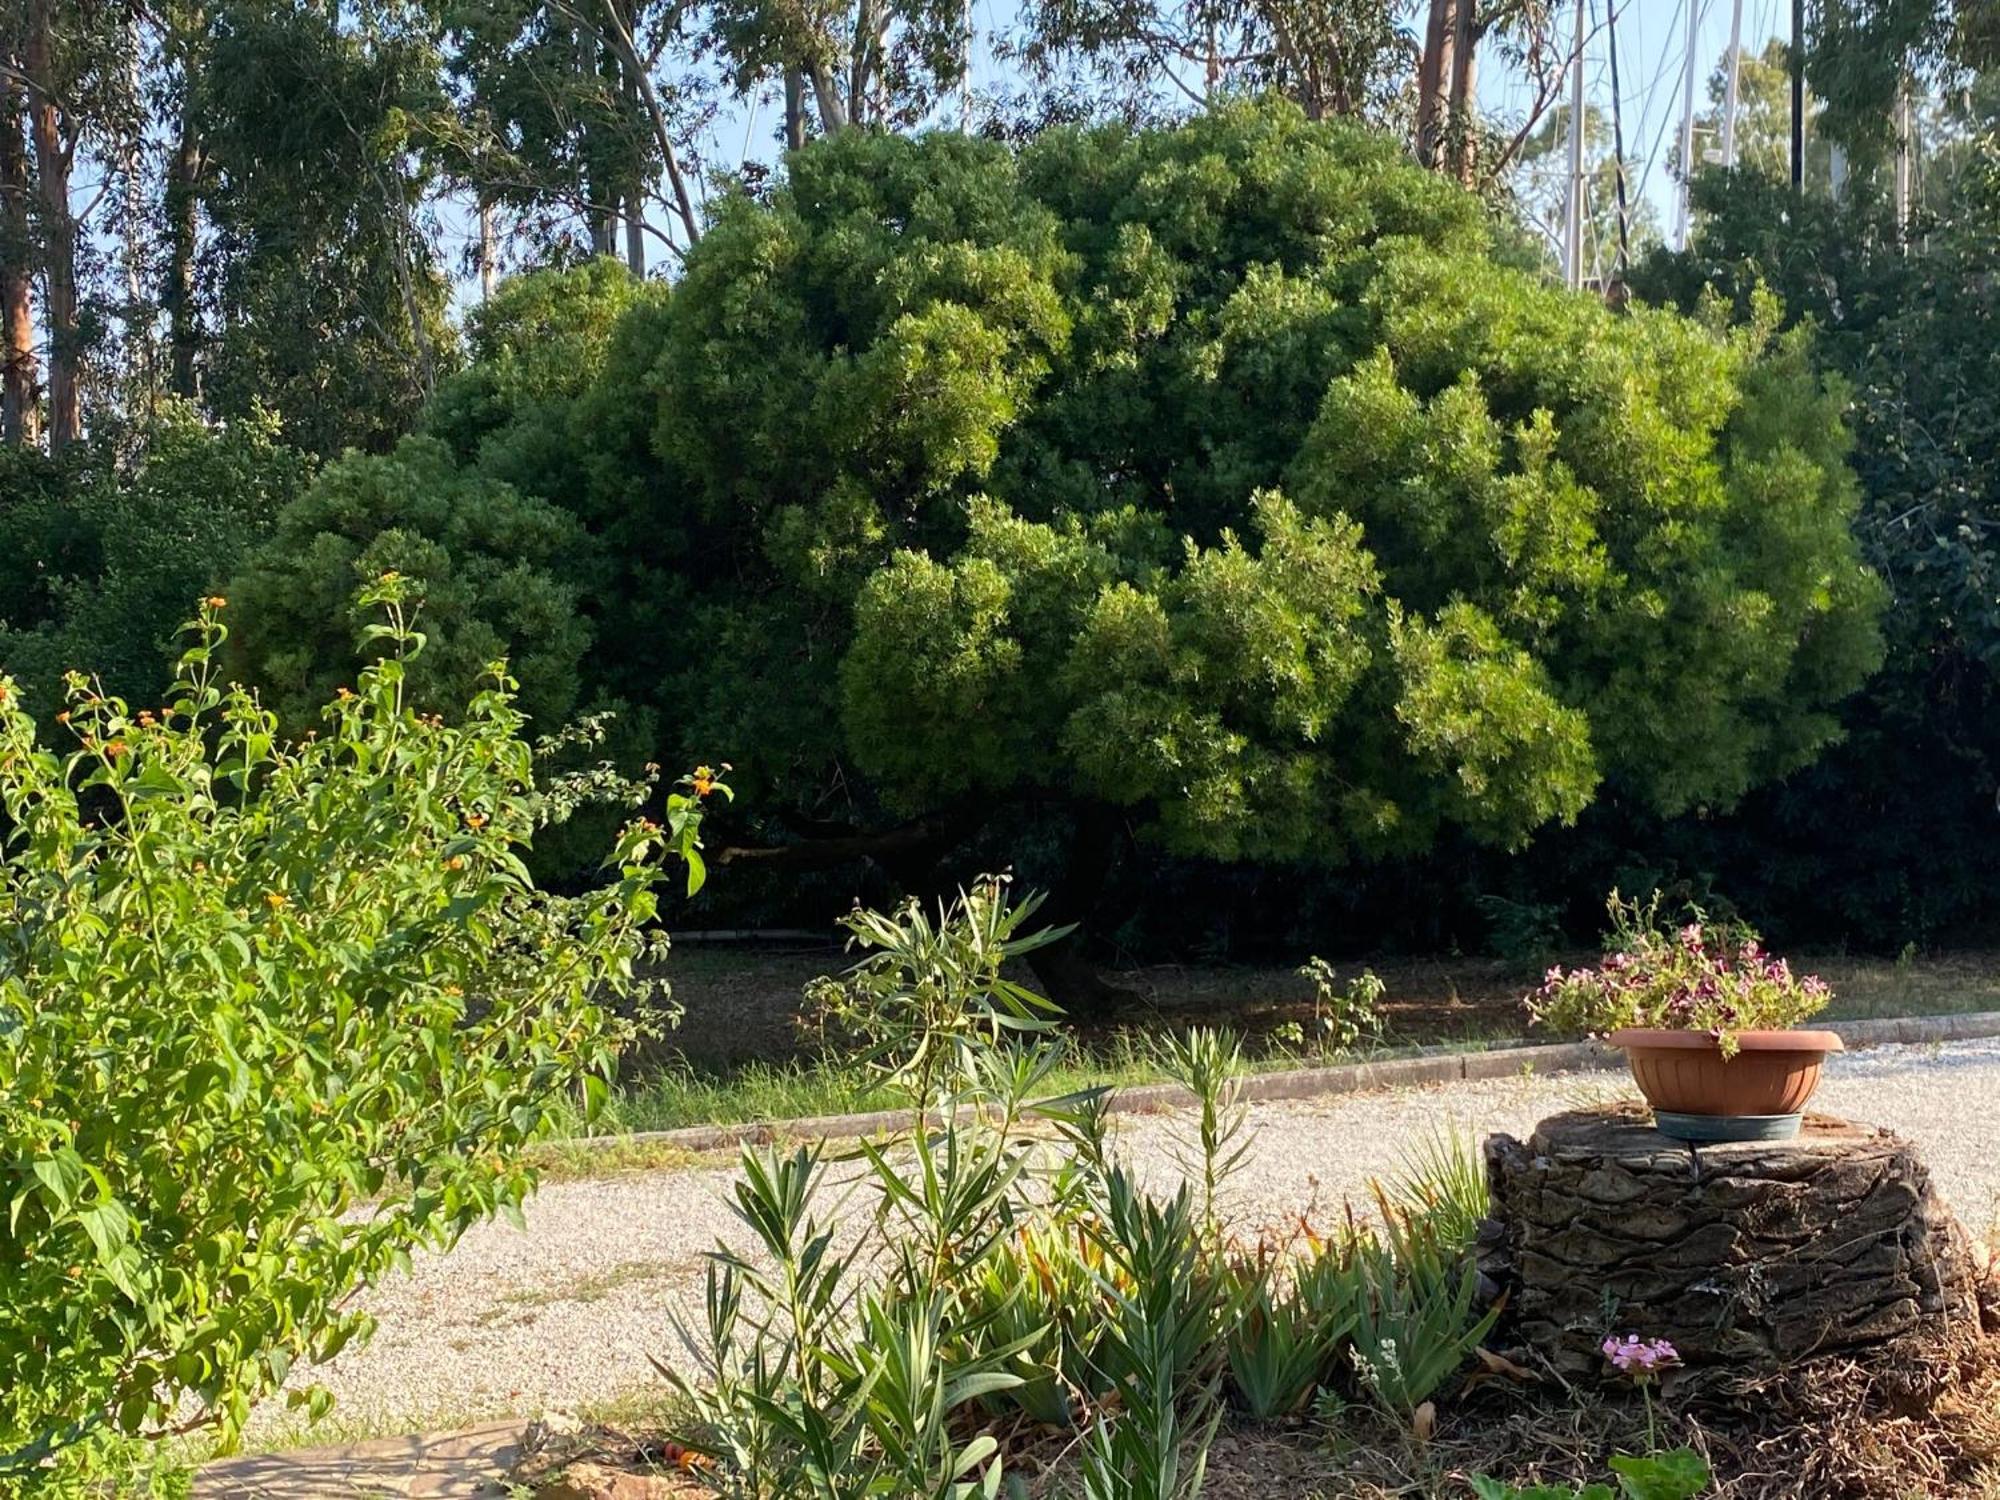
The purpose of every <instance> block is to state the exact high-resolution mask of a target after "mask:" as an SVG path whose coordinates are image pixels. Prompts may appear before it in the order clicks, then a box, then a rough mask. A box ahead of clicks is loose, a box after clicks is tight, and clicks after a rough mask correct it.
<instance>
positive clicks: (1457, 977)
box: [666, 943, 2000, 1069]
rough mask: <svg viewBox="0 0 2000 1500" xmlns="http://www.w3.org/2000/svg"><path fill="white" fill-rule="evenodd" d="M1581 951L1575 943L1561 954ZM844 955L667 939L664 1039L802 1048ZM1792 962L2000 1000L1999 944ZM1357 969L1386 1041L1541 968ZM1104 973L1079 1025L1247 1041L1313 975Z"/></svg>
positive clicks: (1504, 1023) (780, 1052)
mask: <svg viewBox="0 0 2000 1500" xmlns="http://www.w3.org/2000/svg"><path fill="white" fill-rule="evenodd" d="M1589 959H1590V955H1588V954H1585V953H1575V954H1567V955H1563V956H1562V957H1561V960H1560V961H1561V962H1563V963H1565V964H1573V963H1579V962H1588V961H1589ZM851 961H852V960H851V957H850V956H849V955H848V954H846V953H845V952H843V951H842V950H841V949H840V948H838V947H835V946H832V945H827V946H824V947H800V946H793V947H789V948H764V949H745V948H740V947H733V946H732V947H729V948H723V947H720V946H708V945H702V944H694V943H687V944H683V945H681V946H680V947H678V948H676V950H675V952H674V955H673V958H672V960H671V963H670V967H669V969H668V974H669V976H670V977H671V980H672V984H673V993H674V999H675V1000H676V1001H677V1002H678V1003H679V1004H680V1005H681V1006H682V1007H684V1009H685V1012H686V1014H685V1016H684V1018H683V1020H682V1022H681V1025H680V1027H679V1028H678V1029H677V1030H676V1031H674V1032H673V1033H671V1035H670V1036H669V1038H668V1039H667V1044H666V1045H667V1049H668V1050H677V1051H679V1052H680V1053H682V1054H684V1055H685V1056H686V1057H687V1059H688V1060H689V1061H690V1062H692V1063H694V1064H695V1065H696V1066H698V1067H702V1068H705V1069H709V1068H729V1067H732V1066H738V1065H741V1064H743V1063H746V1062H752V1061H760V1062H779V1061H785V1060H789V1059H796V1058H801V1057H805V1056H808V1055H810V1052H811V1047H810V1044H809V1040H808V1039H807V1038H805V1037H803V1036H801V1034H800V1031H799V1028H798V1024H797V1023H798V1013H799V992H800V990H801V988H802V987H803V986H804V985H805V983H806V981H808V980H809V979H812V978H814V977H816V976H818V975H820V974H826V973H837V972H838V971H839V970H840V969H841V968H843V967H844V966H845V965H846V964H848V963H849V962H851ZM1551 961H1554V960H1551ZM1795 963H1796V965H1797V966H1798V967H1799V968H1801V969H1803V970H1807V971H1810V972H1815V973H1818V974H1820V975H1822V976H1823V977H1824V978H1825V979H1826V980H1827V981H1828V982H1829V983H1831V984H1832V986H1833V989H1834V995H1835V997H1836V998H1835V1003H1834V1006H1833V1008H1832V1009H1831V1010H1830V1011H1829V1012H1828V1013H1827V1014H1828V1019H1853V1018H1857V1017H1863V1016H1915V1015H1942V1014H1947V1013H1952V1012H1962V1011H1982V1010H2000V951H1995V950H1986V949H1982V950H1974V951H1967V952H1962V953H1949V954H1940V955H1936V956H1929V957H1922V958H1917V959H1913V960H1910V961H1907V962H1901V961H1894V960H1889V959H1878V958H1858V959H1857V958H1849V957H1846V956H1842V955H1825V956H1820V957H1812V956H1809V955H1801V956H1799V957H1797V958H1796V959H1795ZM1363 968H1372V969H1373V970H1374V971H1375V973H1376V974H1377V975H1379V976H1380V977H1381V979H1382V981H1383V983H1384V984H1385V985H1386V986H1387V987H1388V992H1387V995H1386V997H1385V999H1384V1010H1385V1012H1386V1015H1387V1020H1388V1027H1387V1033H1386V1035H1385V1037H1384V1041H1385V1042H1386V1043H1387V1044H1388V1045H1390V1046H1405V1045H1421V1044H1431V1043H1440V1042H1479V1041H1493V1040H1496V1039H1500V1038H1509V1037H1520V1036H1525V1035H1528V1034H1529V1026H1528V1017H1527V1012H1526V1011H1525V1010H1524V1009H1523V1008H1522V1005H1521V997H1522V996H1523V995H1524V994H1525V993H1526V992H1527V991H1528V989H1529V988H1531V987H1532V986H1533V985H1534V984H1535V983H1536V982H1537V981H1538V980H1539V979H1540V974H1541V969H1540V967H1539V966H1527V965H1521V964H1509V963H1506V962H1503V961H1501V960H1498V959H1487V958H1454V957H1433V958H1403V957H1387V958H1379V959H1374V960H1370V961H1367V962H1365V963H1364V962H1355V963H1346V964H1342V965H1340V967H1339V973H1340V976H1341V978H1342V979H1343V980H1345V979H1347V978H1349V977H1351V976H1352V975H1355V974H1358V973H1359V972H1360V971H1361V970H1362V969H1363ZM1113 977H1114V978H1115V979H1116V981H1117V982H1118V983H1119V984H1120V985H1121V986H1123V987H1126V988H1129V989H1131V990H1133V991H1135V992H1136V993H1137V994H1138V995H1140V996H1141V998H1142V1002H1143V1003H1142V1005H1141V1006H1140V1008H1138V1009H1137V1010H1135V1011H1132V1012H1130V1013H1128V1014H1126V1015H1123V1016H1121V1017H1119V1018H1118V1020H1117V1022H1116V1023H1115V1024H1113V1025H1107V1026H1096V1027H1084V1028H1080V1029H1081V1030H1082V1031H1083V1032H1084V1034H1085V1035H1086V1036H1087V1037H1091V1038H1093V1039H1095V1040H1100V1041H1109V1040H1112V1039H1113V1036H1114V1034H1115V1033H1117V1032H1119V1031H1120V1030H1124V1031H1144V1030H1147V1029H1149V1028H1154V1027H1177V1026H1185V1025H1188V1024H1190V1023H1191V1022H1194V1021H1204V1022H1227V1023H1228V1024H1230V1025H1232V1026H1234V1027H1236V1028H1237V1029H1238V1030H1239V1031H1242V1032H1243V1033H1245V1034H1246V1036H1247V1037H1248V1038H1249V1039H1250V1040H1251V1041H1252V1043H1253V1045H1254V1043H1255V1042H1256V1041H1257V1039H1259V1038H1268V1037H1269V1036H1270V1033H1271V1032H1272V1031H1273V1029H1275V1028H1276V1027H1279V1026H1281V1025H1284V1024H1285V1023H1287V1022H1291V1021H1297V1022H1300V1023H1301V1024H1307V1023H1310V1021H1311V1019H1312V987H1311V986H1310V985H1309V984H1307V982H1306V981H1305V980H1303V979H1301V978H1299V976H1298V974H1297V972H1296V969H1295V967H1294V966H1280V965H1270V966H1262V967H1253V966H1217V967H1202V968H1196V967H1189V966H1183V965H1174V964H1158V965H1153V966H1150V967H1146V968H1137V969H1127V970H1121V971H1118V972H1117V973H1116V974H1115V975H1114V976H1113Z"/></svg>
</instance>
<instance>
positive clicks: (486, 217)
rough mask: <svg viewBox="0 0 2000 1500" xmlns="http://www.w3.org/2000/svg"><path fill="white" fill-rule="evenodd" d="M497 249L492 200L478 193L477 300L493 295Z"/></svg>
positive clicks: (483, 299)
mask: <svg viewBox="0 0 2000 1500" xmlns="http://www.w3.org/2000/svg"><path fill="white" fill-rule="evenodd" d="M498 259H499V249H498V247H497V246H496V244H495V243H494V236H493V200H492V199H491V198H489V197H487V196H486V194H484V193H481V194H480V195H479V300H480V301H481V302H484V301H486V300H487V299H489V298H490V297H492V295H493V282H494V279H495V278H496V277H497V276H498V274H499V269H498V266H497V265H496V262H497V260H498Z"/></svg>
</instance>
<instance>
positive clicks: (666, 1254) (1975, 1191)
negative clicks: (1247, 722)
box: [260, 1040, 2000, 1436]
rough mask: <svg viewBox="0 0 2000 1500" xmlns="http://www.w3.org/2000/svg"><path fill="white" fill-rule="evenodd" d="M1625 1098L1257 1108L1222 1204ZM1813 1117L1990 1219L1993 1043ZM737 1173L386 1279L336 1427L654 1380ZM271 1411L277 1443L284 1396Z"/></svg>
mask: <svg viewBox="0 0 2000 1500" xmlns="http://www.w3.org/2000/svg"><path fill="white" fill-rule="evenodd" d="M1629 1091H1630V1084H1629V1081H1628V1080H1627V1079H1626V1078H1625V1077H1624V1075H1623V1074H1611V1073H1596V1074H1573V1075H1555V1076H1547V1077H1523V1078H1517V1079H1505V1080H1499V1081H1489V1082H1478V1083H1459V1084H1452V1085H1448V1086H1442V1087H1436V1088H1426V1089H1406V1090H1396V1091H1390V1092H1384V1093H1376V1094H1365V1095H1348V1096H1343V1097H1337V1098H1331V1099H1327V1100H1325V1101H1317V1102H1315V1101H1306V1102H1284V1103H1272V1104H1261V1105H1257V1106H1255V1107H1253V1109H1252V1111H1251V1116H1250V1129H1249V1135H1248V1139H1249V1146H1250V1153H1249V1157H1248V1159H1247V1160H1246V1161H1245V1162H1244V1164H1243V1166H1242V1168H1241V1170H1240V1171H1239V1172H1238V1173H1237V1175H1236V1177H1235V1178H1234V1179H1233V1180H1232V1182H1231V1185H1230V1191H1231V1197H1230V1200H1229V1204H1228V1206H1229V1209H1230V1212H1231V1214H1232V1216H1233V1217H1234V1219H1235V1220H1236V1223H1237V1226H1238V1227H1239V1228H1241V1229H1244V1230H1249V1231H1253V1232H1254V1231H1255V1230H1256V1229H1258V1228H1261V1227H1265V1226H1273V1227H1285V1226H1290V1225H1292V1224H1295V1223H1296V1222H1297V1219H1298V1216H1299V1215H1301V1214H1309V1215H1312V1216H1313V1217H1314V1218H1316V1219H1319V1220H1320V1221H1322V1222H1326V1221H1330V1220H1332V1219H1333V1218H1334V1217H1335V1216H1336V1215H1337V1214H1338V1213H1339V1211H1340V1205H1341V1202H1342V1200H1343V1199H1345V1198H1347V1197H1350V1196H1356V1197H1358V1196H1360V1195H1361V1194H1362V1193H1364V1191H1365V1188H1366V1184H1367V1182H1368V1179H1369V1178H1370V1177H1372V1176H1377V1175H1382V1174H1389V1173H1393V1172H1394V1171H1395V1170H1396V1169H1397V1167H1398V1165H1399V1163H1400V1162H1401V1160H1402V1159H1403V1157H1404V1154H1405V1153H1406V1152H1407V1150H1408V1149H1409V1148H1410V1146H1411V1145H1412V1143H1416V1142H1420V1141H1421V1140H1423V1139H1424V1138H1425V1137H1426V1135H1428V1134H1430V1133H1432V1132H1436V1131H1449V1130H1457V1131H1460V1132H1464V1133H1466V1134H1468V1135H1473V1136H1480V1137H1483V1136H1485V1135H1487V1134H1490V1133H1492V1132H1494V1131H1501V1130H1504V1131H1509V1132H1511V1133H1513V1134H1516V1135H1525V1134H1526V1133H1527V1132H1528V1131H1529V1130H1530V1129H1532V1128H1533V1126H1534V1124H1535V1123H1536V1121H1538V1120H1540V1119H1541V1118H1543V1117H1544V1116H1546V1115H1549V1114H1553V1113H1555V1112H1557V1111H1559V1110H1563V1109H1568V1108H1573V1107H1576V1106H1577V1105H1579V1104H1582V1103H1592V1102H1599V1101H1604V1100H1608V1099H1612V1098H1617V1097H1621V1096H1624V1095H1625V1094H1627V1093H1628V1092H1629ZM1815 1108H1818V1109H1821V1110H1824V1111H1826V1112H1827V1113H1831V1114H1840V1115H1845V1116H1847V1117H1848V1118H1850V1119H1855V1120H1862V1121H1867V1122H1870V1123H1873V1124H1879V1125H1886V1126H1888V1127H1890V1128H1891V1129H1894V1130H1897V1131H1900V1132H1901V1133H1903V1134H1904V1135H1906V1136H1908V1137H1910V1138H1911V1139H1912V1140H1914V1141H1916V1142H1917V1143H1918V1144H1919V1146H1920V1147H1921V1148H1922V1149H1923V1151H1924V1154H1925V1157H1926V1159H1927V1160H1928V1161H1929V1163H1930V1165H1931V1167H1932V1169H1933V1171H1934V1173H1935V1175H1936V1178H1937V1180H1938V1183H1939V1185H1940V1186H1941V1188H1942V1189H1943V1191H1944V1192H1945V1194H1946V1196H1947V1197H1948V1198H1949V1200H1950V1201H1951V1203H1952V1204H1953V1205H1954V1207H1955V1208H1956V1209H1957V1210H1958V1212H1959V1215H1960V1217H1961V1218H1963V1219H1964V1220H1965V1222H1966V1224H1967V1225H1968V1226H1969V1227H1970V1228H1972V1229H1973V1230H1974V1231H1975V1232H1981V1233H1983V1232H1986V1231H1987V1230H1989V1229H1990V1228H1991V1227H1992V1226H1993V1225H1994V1224H1995V1222H1996V1219H2000V1149H1996V1144H1995V1143H1996V1139H2000V1137H1996V1133H1995V1130H1994V1125H1993V1122H1994V1118H1995V1116H1996V1115H2000V1040H1995V1041H1984V1042H1961V1043H1954V1044H1952V1045H1951V1046H1950V1047H1949V1048H1948V1049H1940V1048H1936V1047H1881V1048H1876V1049H1874V1050H1871V1051H1867V1052H1859V1053H1854V1054H1850V1055H1847V1056H1842V1057H1836V1058H1835V1059H1833V1061H1832V1065H1831V1068H1830V1070H1829V1077H1828V1080H1827V1082H1826V1084H1825V1087H1824V1088H1823V1089H1822V1091H1821V1093H1820V1095H1819V1097H1818V1098H1817V1099H1816V1101H1815ZM1187 1129H1188V1120H1187V1119H1186V1117H1184V1116H1180V1115H1152V1116H1133V1117H1128V1118H1126V1119H1125V1120H1124V1121H1123V1122H1122V1123H1121V1126H1120V1145H1121V1149H1122V1150H1123V1152H1124V1153H1125V1156H1126V1159H1127V1160H1129V1161H1131V1162H1132V1163H1133V1164H1134V1165H1135V1167H1136V1168H1137V1169H1138V1170H1139V1171H1140V1172H1141V1173H1142V1174H1143V1175H1144V1176H1146V1177H1148V1178H1149V1179H1150V1180H1153V1181H1155V1182H1164V1181H1170V1180H1171V1179H1172V1177H1173V1175H1174V1174H1175V1172H1176V1171H1177V1168H1176V1166H1175V1162H1176V1160H1177V1158H1178V1153H1179V1151H1180V1150H1181V1149H1183V1142H1184V1141H1185V1138H1186V1133H1187ZM730 1175H731V1174H730V1173H729V1172H727V1171H724V1170H719V1169H718V1170H686V1171H675V1172H647V1173H641V1174H635V1175H630V1176H623V1177H612V1178H604V1179H599V1180H594V1181H572V1182H563V1183H558V1184H554V1185H552V1186H550V1187H548V1188H547V1189H545V1190H544V1191H543V1192H542V1193H541V1194H540V1196H538V1197H537V1198H536V1199H535V1200H534V1201H533V1202H532V1203H530V1204H529V1205H528V1209H527V1226H528V1227H527V1229H526V1231H525V1232H523V1231H521V1230H517V1229H514V1228H512V1227H510V1226H508V1225H506V1224H503V1223H494V1224H489V1225H485V1226H482V1227H481V1228H479V1229H476V1230H474V1231H473V1232H472V1233H470V1234H468V1235H467V1236H466V1237H465V1239H464V1240H463V1242H461V1244H460V1245H459V1247H458V1248H457V1249H456V1250H455V1251H454V1252H452V1253H451V1254H450V1255H449V1256H428V1257H424V1258H422V1259H419V1260H418V1261H417V1263H416V1264H415V1266H414V1268H413V1270H412V1272H411V1274H409V1275H408V1276H403V1277H399V1278H397V1279H396V1280H394V1281H393V1282H390V1283H388V1284H386V1285H384V1286H382V1287H380V1288H377V1289H376V1290H375V1291H374V1292H373V1293H372V1294H371V1295H370V1296H369V1297H368V1298H367V1305H368V1307H369V1308H370V1310H371V1311H372V1312H374V1314H375V1315H376V1317H377V1318H378V1319H379V1320H380V1328H379V1330H378V1332H377V1333H376V1335H375V1338H374V1340H373V1341H372V1342H371V1343H370V1344H368V1345H367V1346H366V1347H364V1348H360V1349H354V1350H350V1351H348V1352H347V1353H344V1354H343V1355H341V1356H340V1357H339V1358H338V1359H336V1360H335V1361H333V1362H332V1363H331V1364H330V1365H327V1366H323V1367H321V1368H320V1369H318V1370H316V1371H311V1372H305V1373H306V1374H307V1375H308V1376H309V1377H310V1378H316V1379H318V1380H319V1381H320V1383H322V1384H324V1385H326V1386H327V1387H328V1388H329V1389H330V1390H332V1391H333V1392H334V1394H335V1396H336V1398H337V1407H336V1413H337V1416H336V1420H337V1421H339V1422H340V1423H341V1424H342V1425H343V1426H345V1425H349V1424H361V1425H365V1426H368V1427H377V1426H386V1427H425V1426H462V1425H464V1424H465V1423H467V1422H470V1421H473V1420H477V1419H480V1418H485V1417H492V1416H504V1415H510V1414H520V1415H532V1414H535V1413H539V1412H541V1411H544V1410H547V1409H552V1408H557V1409H568V1410H574V1409H576V1408H578V1407H580V1406H584V1405H588V1404H592V1403H598V1402H603V1401H606V1400H608V1399H614V1398H618V1397H621V1396H625V1395H628V1394H631V1393H633V1392H636V1391H639V1390H641V1389H644V1388H647V1387H649V1386H656V1385H657V1380H658V1377H657V1376H656V1375H655V1374H654V1373H653V1371H652V1369H651V1367H650V1366H649V1364H648V1363H647V1356H648V1355H649V1354H652V1355H657V1356H660V1357H663V1358H664V1357H674V1356H675V1355H676V1353H677V1351H676V1350H675V1349H674V1347H673V1337H672V1333H671V1330H670V1328H669V1325H668V1320H667V1313H666V1310H667V1308H668V1307H669V1306H670V1305H671V1304H674V1303H675V1302H677V1301H678V1303H679V1304H680V1305H681V1306H682V1307H683V1308H684V1309H685V1310H686V1311H687V1312H689V1313H690V1314H693V1313H698V1311H699V1305H700V1284H701V1275H702V1259H701V1257H702V1253H703V1252H704V1251H705V1250H707V1249H708V1248H709V1247H710V1246H711V1245H713V1244H714V1242H715V1240H716V1238H717V1237H718V1236H720V1235H726V1234H730V1233H731V1232H732V1231H733V1229H734V1225H733V1221H732V1220H731V1218H730V1215H729V1212H728V1209H727V1207H726V1206H725V1202H724V1195H725V1193H726V1191H727V1188H728V1183H729V1179H730ZM264 1411H265V1415H264V1416H263V1417H262V1418H261V1419H260V1420H261V1421H262V1422H264V1423H267V1424H269V1427H268V1428H267V1436H275V1435H277V1430H278V1429H279V1428H280V1427H282V1426H283V1425H284V1424H285V1417H284V1412H283V1405H282V1403H281V1402H272V1403H269V1404H268V1405H267V1406H266V1407H265V1409H264Z"/></svg>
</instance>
